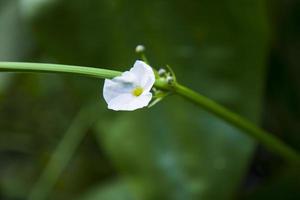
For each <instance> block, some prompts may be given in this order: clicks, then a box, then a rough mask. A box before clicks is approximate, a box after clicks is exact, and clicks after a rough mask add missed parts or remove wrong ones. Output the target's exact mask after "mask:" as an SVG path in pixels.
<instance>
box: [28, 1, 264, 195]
mask: <svg viewBox="0 0 300 200" xmlns="http://www.w3.org/2000/svg"><path fill="white" fill-rule="evenodd" d="M23 2H24V3H28V5H26V4H25V5H26V6H27V8H29V7H30V8H38V9H31V11H30V12H29V11H28V10H27V11H28V12H26V9H25V7H23V8H24V12H25V15H26V16H27V17H28V18H29V19H30V20H31V23H32V27H33V29H34V31H35V33H36V35H37V37H38V38H39V42H40V44H41V45H43V47H44V48H45V50H46V51H47V52H49V54H50V55H52V56H53V57H54V58H56V59H57V60H58V61H59V62H64V63H73V64H82V65H94V66H101V67H109V66H128V67H129V66H130V65H131V64H132V63H133V59H134V54H133V50H134V47H135V46H136V45H137V44H140V43H143V44H145V45H146V47H147V54H148V58H150V62H151V64H153V65H154V67H157V66H159V65H165V64H170V65H171V66H174V69H175V71H176V72H177V78H178V79H179V81H182V82H184V83H186V84H188V85H191V86H192V87H193V88H196V90H199V91H202V92H203V93H204V94H206V95H208V96H210V97H213V98H214V99H215V100H218V101H220V102H222V103H223V104H225V105H227V106H228V107H230V108H232V109H233V110H235V111H237V112H239V113H240V114H242V115H245V116H247V117H248V118H249V119H251V120H253V121H254V122H258V121H259V114H260V105H261V102H260V100H261V93H262V88H263V78H264V70H265V69H264V63H265V60H264V58H265V56H266V53H267V28H268V27H267V25H266V24H267V23H266V12H265V7H264V1H261V0H255V1H250V0H244V1H240V0H227V1H221V2H220V1H218V2H215V1H209V0H201V1H189V3H186V2H183V1H179V0H176V1H171V0H170V1H159V0H153V1H137V0H136V1H131V3H128V2H125V1H120V0H114V1H111V0H103V1H98V0H87V1H84V3H83V2H82V1H81V0H72V1H71V0H60V1H46V0H44V1H39V2H38V4H39V6H36V4H37V2H35V1H25V0H23ZM183 8H184V9H183ZM157 63H160V64H159V65H157ZM124 69H125V68H122V70H124ZM126 69H127V68H126ZM85 86H86V85H85ZM86 91H87V92H91V91H90V90H86ZM116 115H117V116H116ZM98 128H99V130H100V131H101V134H100V133H99V140H100V141H101V142H102V143H103V147H104V148H105V149H106V151H107V155H109V156H110V157H111V159H112V160H113V161H114V163H115V165H116V166H117V167H118V169H120V173H121V174H122V175H123V176H124V177H126V179H127V181H128V182H129V183H130V188H131V191H132V193H134V194H137V195H138V198H139V199H172V200H173V199H178V200H179V199H190V200H193V199H231V198H232V197H233V195H234V192H235V191H236V190H237V188H238V187H239V184H240V182H241V180H242V178H243V176H244V174H245V170H246V168H247V164H248V162H249V159H250V158H251V155H252V151H253V148H254V143H253V141H252V140H250V139H249V138H247V137H245V136H244V135H243V134H241V133H239V132H238V131H237V130H234V129H233V128H232V127H230V126H229V125H227V124H225V123H224V122H222V121H220V120H218V119H216V118H215V117H212V116H211V115H209V114H207V113H204V112H202V111H201V110H200V109H198V108H196V107H195V106H193V105H190V104H189V103H188V102H185V101H183V100H181V99H179V98H175V97H172V98H167V99H166V100H165V101H164V102H163V103H160V104H159V105H157V106H155V107H154V108H152V109H145V110H143V111H137V112H133V113H123V114H121V113H114V114H113V113H111V112H107V117H106V120H104V119H103V120H101V121H100V122H99V127H98Z"/></svg>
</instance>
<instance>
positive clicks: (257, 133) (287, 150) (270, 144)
mask: <svg viewBox="0 0 300 200" xmlns="http://www.w3.org/2000/svg"><path fill="white" fill-rule="evenodd" d="M173 90H174V92H175V93H177V94H179V95H180V96H182V97H184V98H186V99H188V100H190V101H192V102H194V103H195V104H197V105H199V106H201V107H202V108H204V109H205V110H207V111H209V112H210V113H213V114H214V115H216V116H218V117H220V118H222V119H223V120H225V121H227V122H229V123H230V124H232V125H234V126H235V127H237V128H238V129H240V130H242V131H243V132H244V133H246V134H247V135H249V136H250V137H252V138H254V139H256V140H257V141H259V142H260V143H261V144H262V145H264V146H265V147H267V148H268V149H269V150H270V151H272V152H274V153H277V154H279V155H281V156H282V157H283V158H285V159H286V160H288V161H291V162H296V163H298V164H300V156H299V154H298V153H297V152H296V151H295V150H293V149H292V148H291V147H289V146H287V145H286V144H284V143H283V142H282V141H281V140H280V139H278V138H277V137H275V136H273V135H271V134H270V133H268V132H266V131H264V130H262V129H260V128H259V127H257V126H256V125H255V124H253V123H251V122H250V121H248V120H246V119H245V118H243V117H241V116H240V115H238V114H236V113H234V112H232V111H230V110H228V109H227V108H225V107H223V106H221V105H220V104H218V103H216V102H214V101H212V100H210V99H208V98H207V97H205V96H203V95H201V94H199V93H197V92H195V91H193V90H191V89H189V88H187V87H185V86H183V85H180V84H178V83H176V84H174V86H173Z"/></svg>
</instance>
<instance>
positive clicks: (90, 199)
mask: <svg viewBox="0 0 300 200" xmlns="http://www.w3.org/2000/svg"><path fill="white" fill-rule="evenodd" d="M99 199H101V200H133V199H134V198H132V195H131V194H130V192H129V189H128V186H127V184H126V182H124V181H115V182H112V183H108V184H106V185H99V186H97V187H94V188H92V189H90V190H89V191H87V192H86V193H85V194H84V195H82V197H80V198H78V200H99Z"/></svg>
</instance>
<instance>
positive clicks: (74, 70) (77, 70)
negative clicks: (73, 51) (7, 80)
mask: <svg viewBox="0 0 300 200" xmlns="http://www.w3.org/2000/svg"><path fill="white" fill-rule="evenodd" d="M0 72H40V73H64V74H78V75H82V76H88V77H94V78H113V77H115V76H119V75H121V72H119V71H114V70H108V69H100V68H95V67H81V66H73V65H60V64H46V63H23V62H0Z"/></svg>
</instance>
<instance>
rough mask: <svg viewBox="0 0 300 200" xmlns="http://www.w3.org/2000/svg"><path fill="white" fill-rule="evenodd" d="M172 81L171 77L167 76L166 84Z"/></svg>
mask: <svg viewBox="0 0 300 200" xmlns="http://www.w3.org/2000/svg"><path fill="white" fill-rule="evenodd" d="M173 81H174V78H173V77H172V76H167V82H168V83H169V84H171V83H173Z"/></svg>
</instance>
